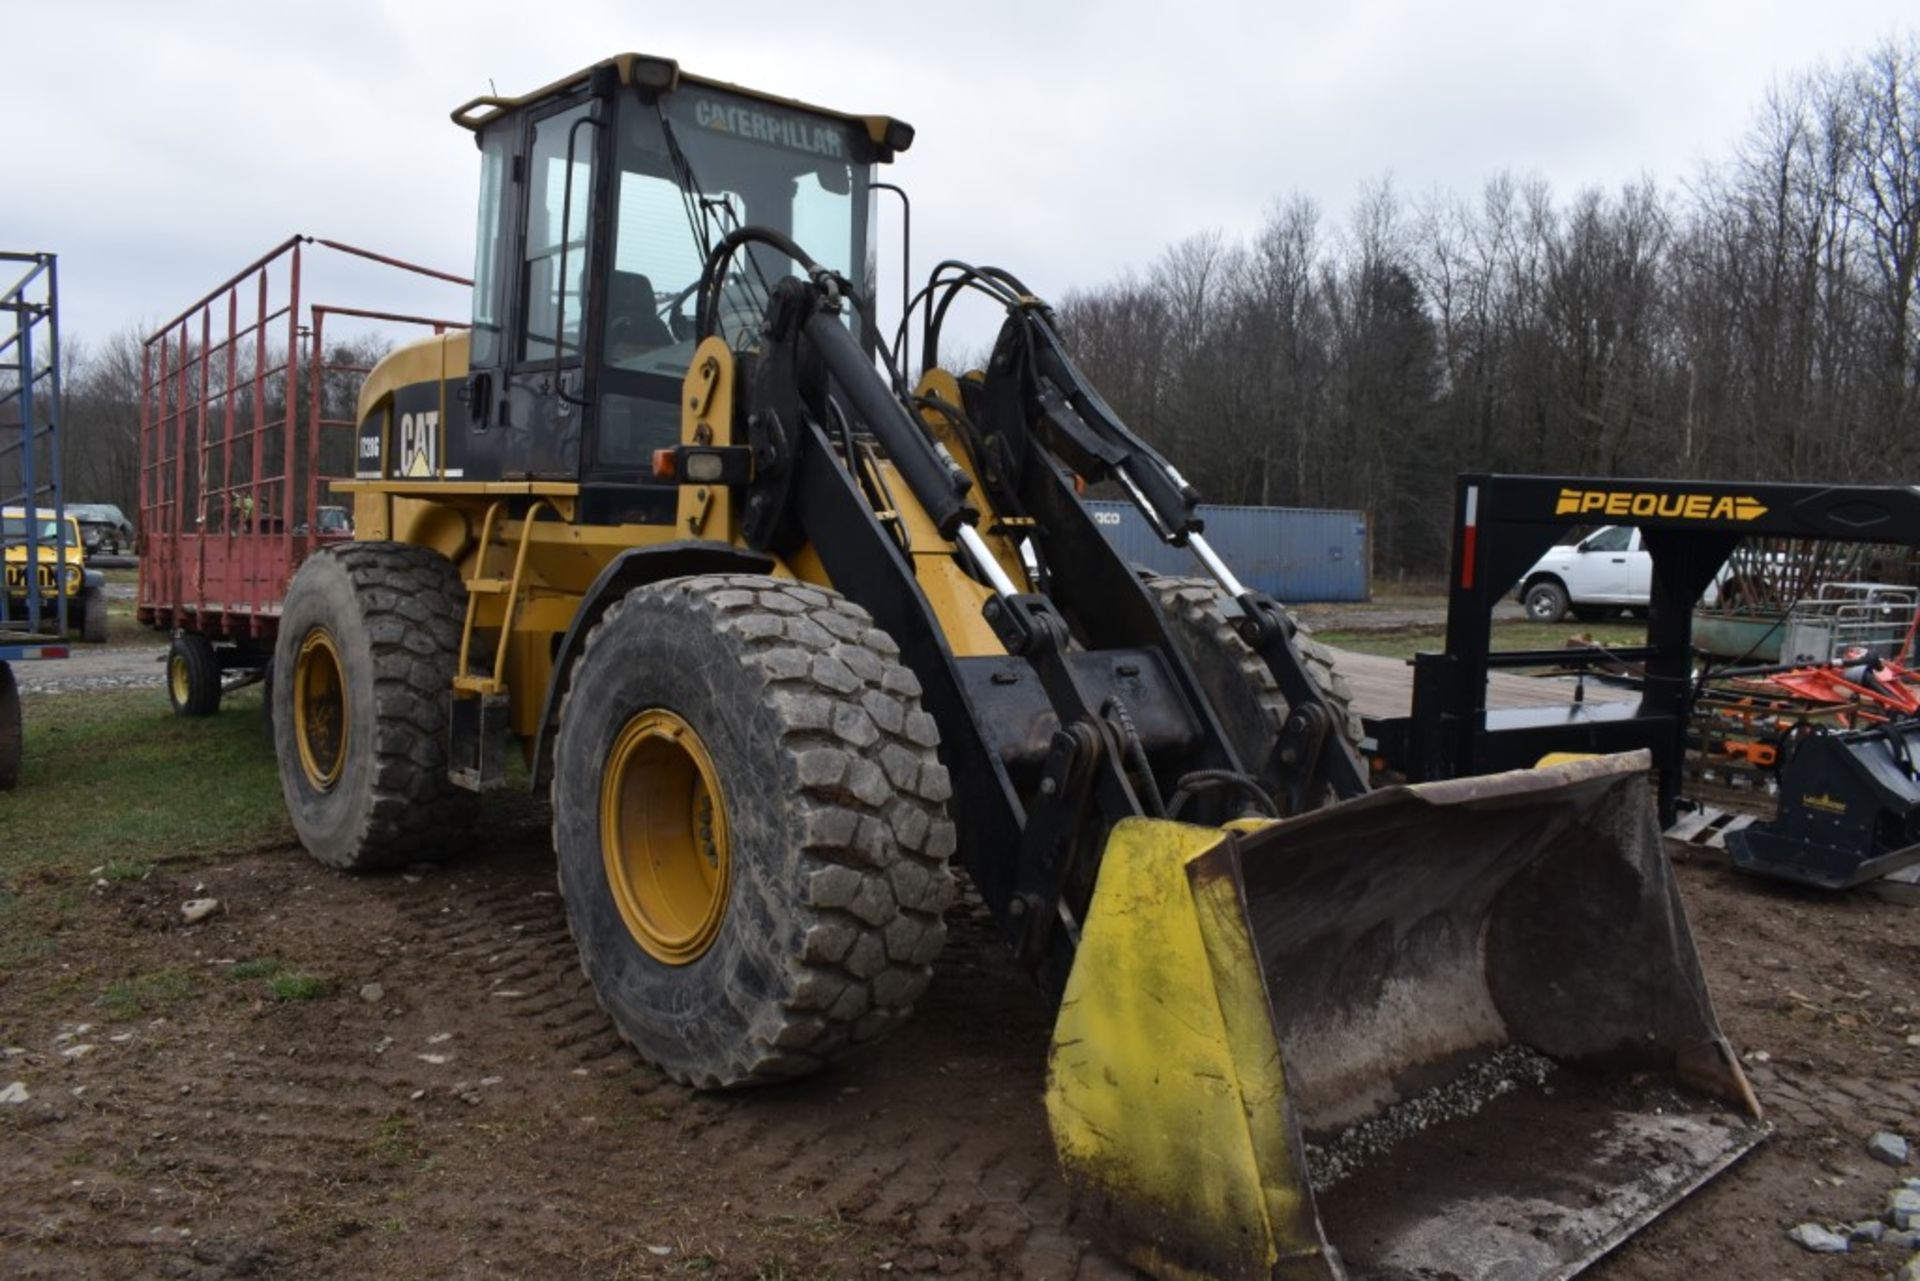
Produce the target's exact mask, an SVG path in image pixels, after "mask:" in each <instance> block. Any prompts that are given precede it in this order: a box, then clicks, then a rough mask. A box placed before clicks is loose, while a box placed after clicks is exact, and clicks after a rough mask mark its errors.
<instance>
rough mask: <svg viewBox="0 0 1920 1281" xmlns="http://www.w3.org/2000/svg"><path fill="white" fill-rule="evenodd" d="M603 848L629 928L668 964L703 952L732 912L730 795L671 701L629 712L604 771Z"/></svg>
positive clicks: (684, 961)
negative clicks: (670, 708) (729, 897)
mask: <svg viewBox="0 0 1920 1281" xmlns="http://www.w3.org/2000/svg"><path fill="white" fill-rule="evenodd" d="M600 852H601V857H602V860H603V861H604V863H605V865H606V872H607V886H608V888H609V889H610V890H611V891H612V892H613V901H614V904H615V905H616V906H617V907H618V908H619V909H620V917H621V919H622V920H624V921H625V922H626V923H627V930H628V931H629V932H630V933H631V934H632V935H633V940H634V942H636V943H638V944H639V945H640V946H641V947H642V948H643V949H644V950H645V951H646V953H647V954H648V955H649V956H652V957H653V958H655V959H656V960H659V961H664V962H665V963H667V964H668V965H686V964H687V963H689V962H691V961H695V960H698V959H699V958H700V957H701V956H702V955H704V954H705V953H706V950H707V949H708V948H709V947H711V946H713V940H714V938H715V936H716V935H718V934H719V933H720V923H721V921H723V920H724V919H725V918H726V914H727V884H728V881H729V878H730V876H731V866H730V865H731V861H732V855H731V851H730V844H729V837H728V834H727V806H726V797H725V796H724V794H723V793H722V792H721V790H720V778H719V775H718V774H717V773H716V771H715V770H714V768H713V758H712V757H711V756H709V755H707V749H706V745H705V744H703V743H702V742H701V741H700V736H699V735H698V734H696V733H694V731H693V727H692V726H691V725H689V724H687V723H686V721H684V720H682V719H681V718H680V717H678V716H676V715H674V714H673V713H672V712H669V711H666V710H665V709H663V708H657V707H656V708H650V709H648V710H647V711H644V712H641V713H639V714H638V715H637V716H635V717H634V718H633V719H632V720H630V721H628V722H627V724H626V727H625V728H624V729H622V730H621V731H620V734H619V736H618V737H617V738H615V739H614V743H613V750H612V751H610V752H609V753H608V754H607V765H606V769H605V770H604V771H603V772H602V774H601V775H600Z"/></svg>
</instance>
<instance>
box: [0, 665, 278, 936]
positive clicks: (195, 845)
mask: <svg viewBox="0 0 1920 1281" xmlns="http://www.w3.org/2000/svg"><path fill="white" fill-rule="evenodd" d="M26 729H27V746H26V764H25V768H24V770H23V771H22V776H21V779H20V785H19V787H18V788H17V789H15V790H14V791H12V792H0V836H3V837H4V839H3V840H0V969H4V967H5V966H6V965H7V964H9V963H10V962H14V961H18V960H20V959H24V957H25V956H26V955H31V954H33V953H34V952H35V951H36V950H44V948H45V946H46V944H47V940H48V939H50V937H51V936H52V935H53V934H54V933H55V932H57V931H58V930H59V928H60V927H61V924H62V923H63V921H64V920H65V918H66V917H68V916H69V915H70V914H71V913H72V912H73V911H74V910H75V909H76V908H77V905H78V903H79V900H80V897H81V895H83V894H84V892H85V890H86V887H87V886H88V885H89V884H90V883H91V882H92V881H93V880H94V879H104V880H108V881H119V880H132V879H139V878H141V877H143V876H145V875H147V874H148V872H150V871H151V870H152V869H153V868H154V867H156V866H159V865H162V864H165V863H171V862H177V861H183V860H191V859H198V858H204V857H209V856H214V855H220V854H231V853H236V852H242V851H245V850H249V849H255V848H258V847H259V846H261V845H265V844H270V843H275V842H279V841H286V840H291V839H292V833H291V830H290V829H289V828H288V825H287V818H286V810H285V807H284V805H283V804H282V802H281V799H280V784H279V780H278V777H277V776H276V774H275V772H274V763H273V754H272V753H271V752H270V751H268V750H267V748H266V746H265V744H264V743H263V742H262V741H261V730H260V709H259V704H258V703H257V702H255V701H254V700H251V699H249V700H246V701H244V702H236V703H235V705H234V706H233V707H231V708H228V709H225V710H223V711H221V713H220V714H219V715H217V716H213V717H209V718H207V719H204V720H183V719H180V718H177V717H175V716H174V715H173V714H172V712H171V711H170V710H169V709H168V707H167V702H166V699H165V698H164V697H163V696H162V695H161V694H160V693H159V692H157V691H155V690H135V691H127V692H114V693H102V694H67V695H62V696H60V697H58V698H46V699H34V700H32V701H30V702H28V704H27V707H26Z"/></svg>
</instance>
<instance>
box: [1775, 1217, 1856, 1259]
mask: <svg viewBox="0 0 1920 1281" xmlns="http://www.w3.org/2000/svg"><path fill="white" fill-rule="evenodd" d="M1787 1235H1788V1236H1789V1237H1791V1238H1792V1239H1793V1242H1794V1244H1796V1245H1798V1246H1799V1247H1800V1248H1801V1249H1803V1250H1811V1251H1813V1252H1814V1253H1815V1254H1845V1253H1846V1252H1847V1250H1848V1245H1847V1239H1846V1238H1845V1237H1843V1236H1841V1235H1840V1234H1839V1233H1838V1232H1833V1231H1830V1230H1829V1229H1827V1228H1824V1227H1821V1226H1820V1225H1819V1224H1818V1223H1802V1224H1800V1225H1799V1226H1798V1227H1795V1228H1793V1229H1791V1230H1790V1231H1789V1232H1788V1233H1787Z"/></svg>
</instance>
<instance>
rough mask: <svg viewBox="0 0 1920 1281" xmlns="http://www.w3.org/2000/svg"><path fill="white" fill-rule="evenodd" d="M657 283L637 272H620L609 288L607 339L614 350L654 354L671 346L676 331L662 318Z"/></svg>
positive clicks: (615, 275)
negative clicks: (655, 285) (657, 348)
mask: <svg viewBox="0 0 1920 1281" xmlns="http://www.w3.org/2000/svg"><path fill="white" fill-rule="evenodd" d="M659 305H660V304H659V302H658V300H657V299H655V297H654V295H653V282H652V281H651V280H649V279H647V278H646V277H645V276H643V275H641V274H640V273H639V272H637V271H616V272H614V273H613V279H612V280H611V281H610V282H608V285H607V340H608V343H609V345H610V346H611V347H615V348H625V349H629V350H630V351H652V350H654V349H655V348H656V347H671V346H672V345H673V341H674V339H673V331H672V330H670V329H668V328H667V322H666V321H664V320H662V319H660V312H659V310H658V308H659Z"/></svg>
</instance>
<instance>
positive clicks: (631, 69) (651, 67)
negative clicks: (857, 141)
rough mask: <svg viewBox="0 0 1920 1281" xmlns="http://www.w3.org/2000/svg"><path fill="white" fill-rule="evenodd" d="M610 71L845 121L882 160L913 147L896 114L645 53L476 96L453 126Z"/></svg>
mask: <svg viewBox="0 0 1920 1281" xmlns="http://www.w3.org/2000/svg"><path fill="white" fill-rule="evenodd" d="M608 73H611V74H612V75H615V76H617V77H618V78H619V83H621V84H623V85H638V86H640V87H641V88H643V89H651V90H653V91H655V92H656V93H672V92H674V91H675V90H677V89H679V88H680V87H681V86H682V85H699V86H701V87H703V88H707V89H718V90H721V91H723V92H726V93H733V94H739V95H741V96H742V97H746V98H753V99H757V100H758V101H760V102H765V103H770V104H772V105H773V106H777V107H786V108H789V109H793V110H799V111H806V112H811V113H813V114H814V115H818V116H828V117H831V118H832V119H835V120H840V121H844V122H845V123H847V124H850V125H852V126H854V127H855V128H857V129H860V130H862V131H863V132H865V134H866V135H867V138H868V140H869V141H871V142H872V143H873V145H874V149H875V150H876V152H878V158H879V159H880V160H882V161H886V160H891V159H892V158H893V155H894V153H895V152H899V151H905V150H906V149H907V148H908V147H909V146H911V145H912V144H913V126H912V125H910V124H908V123H907V122H906V121H904V120H896V119H894V118H893V117H892V116H863V115H852V114H849V113H847V112H844V111H833V110H830V109H829V108H826V107H816V106H814V105H813V104H812V103H809V102H801V101H799V100H798V99H795V98H782V97H779V96H778V95H776V94H771V93H762V92H761V91H760V90H758V89H749V88H747V87H746V86H744V85H737V84H731V83H729V82H727V81H725V80H711V79H708V78H707V77H705V76H696V75H694V74H693V73H691V72H688V71H682V70H681V69H680V64H679V63H678V62H676V61H674V60H673V59H672V58H660V57H655V56H653V55H651V54H645V53H616V54H614V55H613V56H612V57H611V58H603V59H602V60H601V61H599V62H596V63H594V64H593V65H592V66H589V67H583V68H581V69H580V70H579V71H576V72H574V73H573V74H572V75H570V76H563V77H561V78H560V79H558V80H555V81H554V82H553V83H552V84H547V85H542V86H541V87H540V88H538V89H535V90H533V91H531V92H529V93H523V94H521V95H520V96H519V97H517V98H502V97H497V96H495V95H492V94H484V95H482V96H480V97H478V98H470V99H468V100H467V101H466V102H463V103H461V104H460V105H459V106H458V107H455V108H454V110H453V123H455V124H457V125H459V126H460V127H461V128H462V129H471V130H473V131H474V132H475V133H478V132H479V131H480V130H482V129H484V128H486V127H487V126H488V125H489V124H491V123H493V122H494V121H495V120H497V119H499V118H500V117H501V116H503V115H505V114H506V113H508V112H510V111H513V110H516V109H517V108H520V107H524V106H526V105H527V104H529V103H534V102H540V101H543V100H545V99H548V98H554V97H558V96H560V95H561V94H565V93H570V92H572V91H573V90H575V89H578V88H581V87H582V86H584V85H587V84H588V83H590V82H591V81H592V80H593V79H594V77H595V76H596V75H602V74H608Z"/></svg>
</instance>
